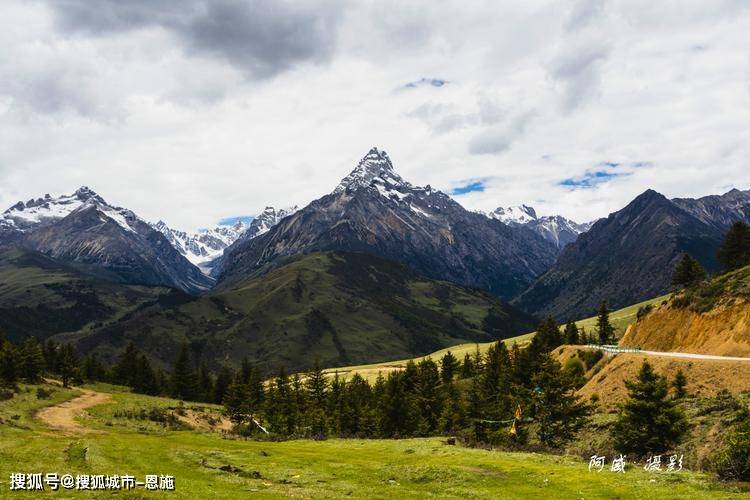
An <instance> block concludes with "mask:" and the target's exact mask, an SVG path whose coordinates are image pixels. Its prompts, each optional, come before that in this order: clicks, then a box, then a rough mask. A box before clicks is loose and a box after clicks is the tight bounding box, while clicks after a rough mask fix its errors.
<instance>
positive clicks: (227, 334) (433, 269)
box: [0, 148, 750, 367]
mask: <svg viewBox="0 0 750 500" xmlns="http://www.w3.org/2000/svg"><path fill="white" fill-rule="evenodd" d="M735 220H746V221H749V220H750V191H739V190H732V191H730V192H728V193H726V194H724V195H712V196H706V197H703V198H699V199H690V198H676V199H673V200H669V199H667V198H666V197H664V196H663V195H661V194H659V193H657V192H655V191H652V190H648V191H646V192H644V193H643V194H641V195H640V196H638V197H637V198H635V199H634V200H633V201H632V202H631V203H629V204H628V205H627V206H626V207H624V208H623V209H622V210H619V211H617V212H614V213H612V214H610V215H609V216H608V217H607V218H604V219H600V220H598V221H595V222H593V223H585V224H579V223H576V222H574V221H571V220H569V219H566V218H564V217H562V216H559V215H550V216H538V215H537V213H536V211H535V210H534V209H533V208H532V207H529V206H527V205H521V206H517V207H501V208H497V209H495V210H494V211H492V212H488V213H479V212H474V211H469V210H466V209H465V208H464V207H462V206H461V205H460V204H459V203H458V202H456V201H455V200H453V199H452V198H451V197H450V196H448V195H447V194H445V193H443V192H441V191H439V190H436V189H433V188H432V187H430V186H429V185H428V186H424V187H420V186H417V185H414V184H412V183H410V182H408V181H407V180H405V179H404V178H403V177H401V176H400V175H399V174H398V173H397V172H396V170H395V168H394V166H393V163H392V162H391V160H390V158H389V157H388V155H387V154H386V153H385V152H384V151H381V150H378V149H377V148H372V149H371V150H370V151H369V152H368V153H367V154H366V155H365V156H364V157H363V158H362V159H361V160H360V161H359V163H358V164H357V166H356V167H355V168H354V169H353V170H352V171H351V172H350V173H349V174H348V175H346V176H345V177H344V178H343V179H342V180H341V182H340V183H339V184H338V185H337V186H335V187H334V189H333V190H332V191H331V192H330V193H328V194H326V195H324V196H322V197H320V198H319V199H317V200H314V201H313V202H311V203H310V204H308V205H307V206H304V207H302V208H298V207H290V208H283V209H278V208H273V207H267V208H266V209H265V210H264V211H263V212H262V213H261V214H259V215H258V216H257V217H255V218H254V219H253V220H252V221H245V222H242V221H238V222H236V223H235V224H233V225H219V226H216V227H214V228H209V229H204V230H201V231H198V232H197V233H194V234H191V233H188V232H185V231H180V230H177V229H174V228H171V227H169V226H168V225H167V224H166V223H164V222H162V221H159V222H157V223H155V224H149V223H147V222H146V221H144V220H143V219H141V218H140V217H138V216H137V215H136V214H135V213H133V212H132V211H130V210H128V209H125V208H121V207H115V206H112V205H110V204H108V203H107V202H106V201H105V200H104V199H103V198H102V197H101V196H99V195H98V194H96V193H95V192H94V191H92V190H91V189H89V188H86V187H82V188H81V189H79V190H77V191H76V192H75V193H73V194H72V195H65V196H59V197H52V196H50V195H45V196H44V197H41V198H38V199H32V200H29V201H27V202H18V203H17V204H15V205H14V206H12V207H10V208H9V209H8V210H6V211H5V212H4V213H3V214H0V313H2V318H0V330H5V331H6V332H9V333H10V334H11V335H13V336H15V337H16V338H22V337H23V336H25V335H29V334H33V335H37V336H40V337H49V336H52V337H53V338H58V339H67V340H71V341H75V343H76V345H77V346H78V347H79V349H80V350H81V351H82V352H91V351H96V352H101V353H108V354H107V355H108V356H110V357H113V356H114V355H115V354H116V352H118V349H121V348H123V347H124V344H123V342H125V341H126V340H132V341H134V342H136V343H137V344H139V345H142V346H149V351H148V352H149V353H150V355H151V356H152V357H153V359H154V361H155V362H157V363H161V364H163V365H166V364H168V363H170V362H171V360H172V358H171V356H173V355H174V354H175V352H176V349H177V348H178V346H179V344H180V343H184V342H188V343H189V344H190V346H191V348H192V349H193V351H194V353H195V354H196V356H200V357H201V359H204V360H208V361H210V362H211V363H212V364H214V365H220V364H222V363H235V362H237V356H238V355H239V354H240V353H241V354H242V355H243V356H248V357H250V358H252V359H253V360H254V361H256V362H258V363H261V364H262V363H270V362H271V361H273V362H283V363H286V364H288V365H289V366H290V367H291V366H302V365H304V364H305V363H306V362H308V361H309V359H307V358H305V355H306V354H309V353H317V354H319V355H321V356H322V357H325V358H326V364H330V365H333V364H336V363H344V362H346V363H351V362H371V361H378V360H379V359H388V357H387V356H395V357H397V356H402V355H403V356H406V355H409V356H414V355H420V353H422V352H429V350H431V349H434V348H436V347H440V346H447V345H450V344H451V342H454V341H458V340H462V341H473V340H472V339H479V340H487V339H491V338H501V337H502V336H506V335H508V334H510V333H519V332H522V331H525V330H527V329H529V328H531V327H532V326H533V320H532V319H531V317H530V316H528V315H527V314H531V315H534V316H536V317H537V318H539V317H544V316H548V315H549V316H553V317H555V318H557V319H560V320H567V319H569V318H575V317H583V316H587V315H590V314H591V313H593V312H595V310H596V308H597V307H598V305H599V304H600V302H601V301H602V300H607V301H608V302H609V304H610V307H613V308H614V307H621V306H625V305H628V304H631V303H634V302H638V301H641V300H644V299H648V298H651V297H654V296H657V295H659V294H662V293H664V292H665V291H667V290H668V289H669V286H670V281H671V272H672V269H673V267H674V264H675V262H676V260H677V259H678V258H679V257H680V255H681V254H682V253H683V252H687V253H690V254H691V255H693V256H694V257H695V258H697V259H698V260H699V261H700V262H701V263H702V264H703V265H704V267H706V269H708V270H709V271H713V270H716V269H717V262H716V258H715V254H716V249H717V247H718V245H719V243H720V241H721V238H722V237H723V234H724V233H725V231H726V230H727V228H728V226H729V225H730V224H731V223H732V222H733V221H735ZM316 266H317V267H316ZM399 275H401V276H403V277H404V279H406V282H404V281H403V280H401V281H399V279H398V276H399ZM27 277H28V279H27ZM386 292H387V293H386ZM388 294H391V295H392V297H391V298H390V299H388V300H386V295H388ZM25 299H26V300H25ZM331 301H333V302H331ZM394 301H395V302H394ZM502 301H506V302H502ZM507 301H510V303H511V304H512V305H508V304H507ZM425 307H426V308H427V309H425ZM520 310H522V311H525V313H521V312H519V311H520ZM412 313H413V314H412ZM45 318H46V319H45ZM381 323H382V324H383V325H390V326H388V327H387V328H386V327H384V328H380V329H378V328H376V327H375V325H377V324H381ZM311 325H312V326H311ZM316 325H317V326H316ZM394 325H395V326H394ZM428 331H430V332H432V333H428ZM311 332H313V333H311ZM376 332H379V333H376ZM389 332H390V333H389ZM390 336H395V337H393V338H391V337H390ZM159 342H164V343H165V347H163V348H159V347H158V345H157V344H158V343H159ZM386 345H387V346H390V347H389V348H388V349H385V350H384V349H379V348H378V347H377V346H386ZM279 349H281V350H283V351H284V352H277V350H279ZM386 351H388V352H387V353H386ZM284 353H286V354H284ZM368 353H369V357H368ZM386 354H387V356H386ZM303 358H304V359H303ZM269 366H270V365H269Z"/></svg>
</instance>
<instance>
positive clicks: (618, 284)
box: [513, 190, 724, 321]
mask: <svg viewBox="0 0 750 500" xmlns="http://www.w3.org/2000/svg"><path fill="white" fill-rule="evenodd" d="M693 201H695V200H693ZM685 203H686V202H681V203H680V204H678V203H676V202H674V201H671V200H668V199H667V198H666V197H664V196H663V195H661V194H659V193H657V192H656V191H653V190H648V191H646V192H644V193H642V194H641V195H639V196H638V197H637V198H635V199H634V200H633V201H632V202H630V203H629V204H628V205H627V206H626V207H625V208H623V209H622V210H620V211H618V212H615V213H613V214H610V215H609V217H607V218H606V219H601V220H599V221H597V222H596V223H595V224H594V225H593V227H591V229H589V231H587V232H585V233H583V234H581V236H580V237H579V238H578V239H577V240H576V241H574V242H573V243H571V244H569V245H568V246H566V247H565V249H564V250H563V251H562V253H561V254H560V257H559V258H558V260H557V262H555V264H554V265H553V266H552V267H551V268H550V269H549V270H548V271H547V272H545V273H544V274H543V275H542V276H541V277H540V278H539V279H538V280H537V281H536V282H535V283H534V284H533V285H532V286H531V287H530V288H529V289H527V290H526V291H525V292H524V293H523V294H522V295H520V297H518V298H517V299H515V300H514V301H513V303H514V304H515V305H517V306H518V307H520V308H521V309H523V310H525V311H527V312H529V313H531V314H535V315H537V316H547V315H551V316H553V317H555V318H556V319H558V320H560V321H566V320H568V319H569V318H575V317H581V316H587V315H590V314H594V313H595V312H596V309H597V308H598V306H599V304H600V303H601V301H602V300H605V299H606V300H607V301H608V302H609V304H610V306H611V307H613V308H618V307H623V306H625V305H627V304H633V303H635V302H639V301H641V300H644V299H646V298H648V297H654V296H656V295H660V294H663V293H665V292H667V291H668V290H669V287H670V283H671V279H672V270H673V269H674V266H675V264H676V263H677V261H678V260H679V258H680V257H681V256H682V254H683V253H684V252H688V253H690V254H691V255H692V256H693V257H694V258H696V259H697V260H698V261H700V263H701V264H702V265H703V266H704V267H705V268H706V269H707V270H709V271H715V270H716V269H717V268H718V264H717V262H716V249H717V248H718V246H719V243H720V241H721V238H722V237H723V231H724V230H723V229H721V228H719V227H717V225H716V224H707V223H706V222H704V221H703V219H701V218H698V217H697V216H696V215H695V213H693V211H690V210H688V206H686V205H685ZM706 217H708V216H706Z"/></svg>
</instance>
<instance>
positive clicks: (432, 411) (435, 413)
mask: <svg viewBox="0 0 750 500" xmlns="http://www.w3.org/2000/svg"><path fill="white" fill-rule="evenodd" d="M439 384H440V375H439V373H438V368H437V365H436V364H435V362H434V361H432V360H431V359H423V360H422V361H420V362H419V364H418V365H417V376H416V380H415V383H414V403H415V406H416V411H417V415H416V418H417V432H418V433H419V434H420V435H422V436H428V435H430V434H431V433H433V432H434V431H435V430H436V429H437V426H438V419H439V418H440V412H441V408H440V396H439V394H438V385H439Z"/></svg>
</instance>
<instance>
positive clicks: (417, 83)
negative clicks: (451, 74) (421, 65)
mask: <svg viewBox="0 0 750 500" xmlns="http://www.w3.org/2000/svg"><path fill="white" fill-rule="evenodd" d="M448 83H450V82H448V80H443V79H442V78H420V79H419V80H414V81H413V82H409V83H407V84H405V85H403V86H402V88H405V89H415V88H417V87H426V86H430V87H443V86H445V85H448Z"/></svg>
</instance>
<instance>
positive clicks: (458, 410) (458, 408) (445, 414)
mask: <svg viewBox="0 0 750 500" xmlns="http://www.w3.org/2000/svg"><path fill="white" fill-rule="evenodd" d="M465 426H466V409H465V408H464V403H463V401H462V400H461V394H460V393H459V392H458V389H457V388H456V385H455V384H454V383H453V382H449V383H448V384H445V385H444V386H443V405H442V411H441V413H440V420H439V423H438V428H439V430H440V432H442V433H443V434H454V433H456V432H458V431H459V430H461V429H462V428H464V427H465Z"/></svg>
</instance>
